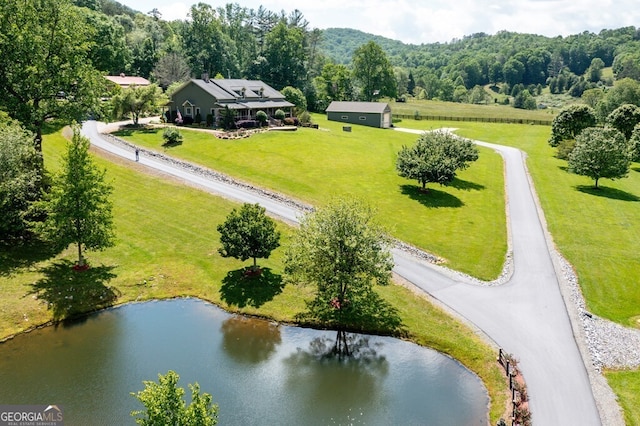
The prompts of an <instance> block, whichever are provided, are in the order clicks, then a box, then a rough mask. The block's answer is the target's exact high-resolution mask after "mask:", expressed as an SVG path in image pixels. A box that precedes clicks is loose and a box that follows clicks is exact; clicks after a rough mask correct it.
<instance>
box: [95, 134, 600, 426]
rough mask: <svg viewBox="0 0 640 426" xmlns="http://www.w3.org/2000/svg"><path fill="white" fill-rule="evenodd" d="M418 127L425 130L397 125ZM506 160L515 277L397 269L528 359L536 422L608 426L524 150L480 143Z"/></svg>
mask: <svg viewBox="0 0 640 426" xmlns="http://www.w3.org/2000/svg"><path fill="white" fill-rule="evenodd" d="M396 130H400V131H407V132H411V133H422V132H421V131H415V130H408V129H396ZM83 133H84V134H85V135H86V136H88V137H89V138H90V140H91V142H92V144H94V145H96V146H98V147H100V148H102V149H105V150H107V151H110V152H112V153H114V154H116V155H120V156H122V157H124V158H129V159H131V160H132V161H133V160H134V159H135V154H134V153H133V151H129V150H126V149H123V148H121V147H118V146H116V145H113V144H112V143H110V142H108V140H105V139H104V138H102V137H101V136H100V135H99V133H98V131H97V128H96V123H95V122H87V123H85V124H84V126H83ZM476 143H478V144H480V145H483V146H487V147H489V148H492V149H495V150H496V151H498V152H499V153H500V154H501V155H502V156H503V158H504V160H505V169H506V181H507V196H508V211H509V219H510V220H509V227H510V235H511V247H512V251H513V259H514V272H513V275H512V276H511V278H510V280H509V281H508V282H507V283H506V284H504V285H500V286H493V287H483V286H478V285H476V284H473V283H471V282H468V280H466V279H465V278H464V277H463V276H459V275H457V274H451V273H449V271H447V270H445V269H443V268H439V267H437V266H434V265H431V264H428V263H425V262H422V261H420V260H417V259H416V258H414V257H412V256H410V255H409V254H407V253H405V252H402V251H400V250H394V251H393V256H394V260H395V268H394V272H396V273H397V274H399V275H400V276H402V277H404V278H405V279H407V280H408V281H410V282H411V283H413V284H414V285H416V286H418V287H420V288H421V289H423V290H424V291H426V292H428V293H429V294H431V295H432V296H434V297H435V298H437V299H438V300H440V301H441V302H442V303H444V304H445V305H447V306H448V307H449V308H450V309H452V310H454V311H456V312H457V313H458V314H460V315H461V316H463V317H464V318H466V319H467V320H468V321H470V322H471V323H473V324H474V325H475V326H477V327H478V328H479V329H481V330H482V331H483V332H484V333H485V334H486V335H487V336H488V337H489V338H491V339H493V340H494V341H495V342H496V343H497V344H498V345H499V346H501V347H502V348H504V350H506V351H507V352H509V353H512V354H514V355H515V356H516V357H517V358H518V359H519V360H520V364H519V365H520V369H521V371H522V373H523V374H524V377H525V380H526V382H527V386H528V390H529V395H530V408H531V412H532V413H533V420H534V423H535V424H536V425H550V426H555V425H581V426H586V425H600V424H601V422H600V418H599V414H598V410H597V408H596V403H595V399H594V397H593V393H592V391H591V386H590V383H589V379H588V375H587V371H586V368H585V365H584V363H583V360H582V357H581V356H580V353H579V350H578V347H577V345H576V341H575V338H574V335H573V332H572V328H571V323H570V321H569V317H568V314H567V309H566V307H565V305H564V300H563V298H562V295H561V294H560V290H559V285H558V279H557V276H556V271H555V269H554V266H553V262H552V258H551V254H550V250H549V247H548V246H547V240H546V239H545V233H544V229H543V226H542V222H541V220H540V217H539V216H538V214H539V213H538V208H537V205H536V202H535V200H534V197H533V194H532V188H531V186H530V184H529V180H528V177H527V174H526V170H525V166H524V159H523V154H522V152H521V151H519V150H517V149H514V148H509V147H504V146H500V145H493V144H488V143H484V142H476ZM140 163H141V164H143V165H145V166H148V167H153V168H155V169H158V170H161V171H163V172H165V173H168V174H171V175H173V176H176V177H179V178H181V179H185V180H187V181H191V182H193V183H196V184H198V185H200V186H202V187H204V188H206V189H208V190H210V191H211V192H215V193H220V194H223V195H224V196H227V197H230V198H233V199H237V200H238V201H242V202H251V203H255V202H258V203H260V204H262V205H263V206H265V208H266V209H267V210H268V211H270V212H271V213H273V214H276V215H278V216H281V217H283V218H285V219H287V220H289V221H294V222H295V221H297V220H298V218H299V217H300V215H301V212H300V211H297V210H295V209H294V208H292V207H290V206H285V205H281V204H279V203H278V202H275V201H274V200H272V199H270V198H268V197H265V196H261V195H256V194H255V193H250V192H247V191H246V190H243V189H239V188H238V187H236V186H234V185H231V184H225V183H222V182H218V181H214V180H211V179H207V178H204V177H202V176H201V175H198V174H195V173H192V172H188V171H185V170H184V169H182V168H179V167H176V166H172V165H171V164H168V163H166V162H164V161H160V160H156V159H154V158H150V157H146V156H144V155H141V157H140Z"/></svg>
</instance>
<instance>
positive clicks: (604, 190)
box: [575, 185, 640, 202]
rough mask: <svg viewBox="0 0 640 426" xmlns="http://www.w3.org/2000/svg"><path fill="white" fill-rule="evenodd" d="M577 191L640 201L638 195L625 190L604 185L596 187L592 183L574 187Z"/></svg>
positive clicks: (622, 199) (615, 198)
mask: <svg viewBox="0 0 640 426" xmlns="http://www.w3.org/2000/svg"><path fill="white" fill-rule="evenodd" d="M575 188H576V189H577V190H578V191H580V192H584V193H585V194H589V195H596V196H598V197H604V198H610V199H612V200H620V201H636V202H637V201H640V197H638V196H636V195H633V194H631V193H629V192H626V191H621V190H619V189H616V188H608V187H606V186H599V187H598V188H596V187H595V186H592V185H578V186H576V187H575Z"/></svg>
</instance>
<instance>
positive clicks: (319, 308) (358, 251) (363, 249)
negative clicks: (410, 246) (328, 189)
mask: <svg viewBox="0 0 640 426" xmlns="http://www.w3.org/2000/svg"><path fill="white" fill-rule="evenodd" d="M389 247H390V241H389V239H388V238H387V236H386V234H385V233H384V231H383V230H382V228H381V227H380V226H378V225H377V224H376V222H375V220H374V212H373V210H372V209H371V208H370V207H368V206H366V205H364V204H362V203H360V202H357V201H334V202H332V203H331V204H329V205H328V206H327V207H324V208H321V209H319V210H318V211H316V212H314V213H309V214H307V215H306V216H305V217H304V218H303V219H302V220H301V223H300V230H299V231H298V232H297V233H296V235H295V237H294V239H293V241H292V243H291V245H290V246H289V248H288V251H287V253H286V258H285V274H286V280H287V281H289V282H293V283H297V284H306V285H311V286H313V287H315V289H316V292H315V296H314V298H313V299H312V300H310V301H308V302H307V307H308V312H307V313H306V314H304V315H303V318H304V319H305V320H310V321H314V322H319V323H320V324H322V325H323V326H327V327H331V328H335V329H338V330H364V329H367V330H385V331H389V330H393V329H395V328H396V327H398V326H399V324H400V321H399V319H398V317H397V315H395V312H394V311H393V309H391V308H390V307H389V306H388V305H387V304H386V303H385V302H383V301H382V300H381V299H380V297H379V296H378V294H377V293H376V292H375V289H374V287H375V285H386V284H388V283H389V281H390V278H391V269H392V268H393V259H392V257H391V254H390V251H389Z"/></svg>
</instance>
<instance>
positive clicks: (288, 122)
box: [284, 117, 300, 126]
mask: <svg viewBox="0 0 640 426" xmlns="http://www.w3.org/2000/svg"><path fill="white" fill-rule="evenodd" d="M284 124H286V125H287V126H298V125H300V121H299V120H298V118H297V117H287V118H285V119H284Z"/></svg>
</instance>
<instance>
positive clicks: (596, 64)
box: [321, 27, 640, 100]
mask: <svg viewBox="0 0 640 426" xmlns="http://www.w3.org/2000/svg"><path fill="white" fill-rule="evenodd" d="M370 40H373V41H375V42H376V43H378V44H379V45H380V46H381V47H382V48H383V49H384V50H385V52H386V53H387V55H388V56H389V60H390V62H391V64H392V65H393V66H394V67H396V75H397V76H398V77H399V80H401V79H402V78H403V77H402V76H403V74H406V75H405V76H404V79H405V80H406V83H407V84H409V75H408V73H409V72H410V73H411V76H412V78H413V80H414V82H415V84H416V85H417V86H420V87H422V88H423V89H425V93H424V94H423V96H424V97H425V98H427V99H431V98H440V99H445V100H460V99H455V98H456V96H455V95H454V94H455V92H456V89H458V91H459V92H460V89H461V87H460V86H464V88H466V89H472V88H473V87H474V86H477V85H486V84H497V83H504V85H503V86H502V87H501V88H502V90H503V92H505V93H506V94H510V95H514V96H515V95H516V94H517V93H515V94H514V93H511V91H512V89H513V88H514V86H516V85H519V84H522V85H524V86H535V87H529V89H530V91H531V92H532V94H534V93H533V92H534V91H536V90H539V89H540V88H541V87H545V86H548V87H549V89H550V91H551V93H562V92H569V93H570V94H571V95H572V96H577V97H579V96H581V95H582V93H583V92H584V91H585V90H586V89H589V88H594V87H598V85H599V84H600V85H603V84H604V85H611V84H612V83H613V81H611V80H606V79H605V78H603V75H602V70H603V69H604V68H606V67H613V72H614V76H615V78H617V79H622V78H625V77H630V78H633V79H636V80H637V79H640V29H636V28H635V27H626V28H620V29H615V30H602V31H601V32H600V33H598V34H594V33H589V32H585V33H582V34H576V35H571V36H568V37H554V38H550V37H544V36H540V35H534V34H519V33H513V32H506V31H503V32H499V33H498V34H495V35H488V34H484V33H478V34H472V35H469V36H466V37H464V38H463V39H461V40H452V41H451V42H449V43H432V44H421V45H414V44H404V43H402V42H399V41H395V40H389V39H385V38H383V37H380V36H375V35H372V34H366V33H363V32H361V31H357V30H352V29H342V28H330V29H327V30H325V31H323V39H322V43H321V47H322V49H323V51H324V52H325V53H326V55H327V56H328V57H329V58H330V59H331V60H333V61H335V62H337V63H341V64H348V63H350V60H351V56H352V55H353V52H354V51H355V49H356V48H357V47H358V46H360V45H362V44H364V43H366V42H368V41H370ZM539 86H540V87H539ZM400 89H401V88H400ZM409 89H412V87H409ZM414 90H415V89H414ZM400 92H402V90H400ZM407 92H411V90H407ZM413 94H415V95H419V93H413Z"/></svg>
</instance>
